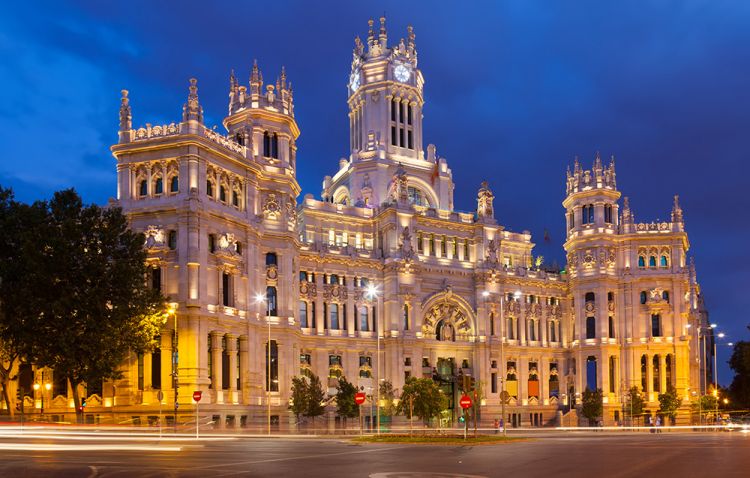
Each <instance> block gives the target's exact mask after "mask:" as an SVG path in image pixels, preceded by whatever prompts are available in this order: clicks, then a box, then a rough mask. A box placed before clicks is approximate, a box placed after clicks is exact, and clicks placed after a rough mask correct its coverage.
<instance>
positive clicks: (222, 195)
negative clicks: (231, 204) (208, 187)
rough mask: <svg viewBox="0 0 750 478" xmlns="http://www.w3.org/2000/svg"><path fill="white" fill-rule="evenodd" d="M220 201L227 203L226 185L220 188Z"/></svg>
mask: <svg viewBox="0 0 750 478" xmlns="http://www.w3.org/2000/svg"><path fill="white" fill-rule="evenodd" d="M219 201H221V202H227V188H225V187H224V185H221V186H219Z"/></svg>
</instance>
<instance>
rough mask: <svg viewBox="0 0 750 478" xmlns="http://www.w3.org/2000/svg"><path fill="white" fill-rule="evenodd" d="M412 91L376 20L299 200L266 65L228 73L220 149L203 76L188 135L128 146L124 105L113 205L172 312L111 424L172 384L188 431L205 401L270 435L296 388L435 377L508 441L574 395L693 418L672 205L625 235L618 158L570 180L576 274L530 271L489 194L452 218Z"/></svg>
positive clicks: (140, 134)
mask: <svg viewBox="0 0 750 478" xmlns="http://www.w3.org/2000/svg"><path fill="white" fill-rule="evenodd" d="M424 83H425V82H424V77H423V75H422V71H421V70H420V69H419V67H418V55H417V49H416V46H415V35H414V33H413V31H412V29H411V28H409V29H408V32H407V37H406V39H401V40H400V41H398V42H395V43H393V44H390V45H389V43H388V37H387V32H386V27H385V19H381V20H380V27H379V30H377V29H376V27H375V26H373V22H372V21H370V29H369V32H368V35H367V38H366V40H365V41H364V42H362V41H360V39H359V38H357V39H356V40H355V47H354V52H353V60H352V66H351V74H350V77H349V84H348V105H349V120H350V154H349V155H348V157H347V158H342V159H341V160H339V162H338V170H337V171H336V172H335V174H333V175H331V176H326V177H325V179H324V180H323V191H322V198H321V199H316V198H315V197H313V195H311V194H307V195H305V196H304V197H302V198H299V195H300V186H299V184H298V182H297V179H296V176H295V173H296V165H297V148H296V145H295V141H296V139H297V137H298V136H299V134H300V129H299V127H298V125H297V122H296V120H295V116H294V96H293V92H292V88H291V84H290V83H289V82H288V81H287V78H286V76H285V73H284V71H283V70H282V72H281V75H280V76H279V77H278V79H277V80H276V82H275V83H264V81H263V77H262V75H261V72H260V69H259V68H258V66H257V65H253V67H252V72H251V74H250V79H249V83H247V84H242V82H241V81H240V80H239V79H237V78H236V77H235V76H234V74H232V76H231V77H230V89H229V108H228V114H227V116H226V118H225V119H224V122H223V125H224V127H225V128H226V131H227V132H226V133H225V134H224V133H218V132H216V131H214V130H213V129H209V128H207V127H206V126H205V125H204V123H203V110H202V107H201V105H200V102H199V99H198V90H197V83H196V80H194V79H193V80H190V88H189V94H188V98H187V102H186V103H185V105H184V107H183V114H182V121H180V122H177V123H172V124H168V125H158V126H155V125H150V124H147V125H146V126H145V127H137V128H135V127H133V125H132V121H131V107H130V103H129V98H128V94H127V91H123V95H122V105H121V109H120V131H119V141H118V143H117V144H115V145H114V146H113V147H112V152H113V154H114V156H115V158H116V159H117V173H118V191H117V202H118V204H119V205H120V206H122V208H123V209H124V210H125V212H126V213H127V214H128V216H129V217H130V219H131V222H132V227H133V228H135V229H136V230H139V231H144V232H145V233H146V236H147V242H146V245H147V247H148V251H149V265H150V267H151V271H152V273H151V276H150V278H149V280H150V281H151V283H152V285H153V286H154V287H160V288H161V290H162V291H163V292H164V294H165V295H167V296H169V297H170V298H171V300H173V301H174V302H175V303H176V306H177V309H176V310H177V312H176V319H175V321H174V322H172V321H170V323H168V324H167V325H166V328H165V330H164V333H163V335H162V338H161V344H162V345H161V348H160V350H158V351H156V352H154V353H153V354H145V355H143V356H140V357H133V358H132V360H131V361H130V363H129V364H128V365H127V366H126V367H125V372H126V375H125V377H124V379H123V380H120V381H118V382H117V383H116V384H114V385H115V387H114V388H113V387H112V386H111V385H105V386H104V388H103V395H104V396H105V400H104V402H102V410H106V407H104V405H105V402H106V403H109V405H110V406H111V405H113V404H114V405H116V407H117V409H118V410H119V411H120V412H122V413H125V414H126V415H132V416H134V417H142V418H140V419H141V420H145V417H146V416H148V415H151V416H153V415H154V414H155V411H156V410H157V409H158V408H159V403H158V400H157V397H158V395H159V393H158V392H159V391H160V390H161V391H163V399H162V404H163V408H164V410H165V411H166V410H169V409H170V408H171V407H172V404H173V402H174V396H175V390H174V381H173V372H174V371H175V370H176V372H177V385H178V387H179V388H178V391H177V400H178V402H179V404H180V412H182V413H192V410H193V408H192V403H193V402H192V392H193V391H194V390H201V391H203V399H202V401H201V412H202V413H205V414H207V415H211V416H214V418H215V419H217V420H218V422H219V423H220V424H222V425H226V426H241V425H249V424H251V423H255V424H263V423H265V420H266V414H267V413H268V412H267V405H268V401H269V400H270V406H271V414H272V415H273V417H274V418H273V421H274V423H275V422H277V421H278V422H280V423H281V424H284V425H286V424H291V423H293V419H292V418H291V415H290V413H289V412H288V410H287V404H288V400H289V397H290V386H291V379H292V377H293V376H295V375H299V374H305V373H307V372H308V371H312V372H313V373H315V374H317V375H319V376H320V377H322V378H324V384H325V385H329V386H332V385H333V382H334V381H333V380H329V381H326V380H325V378H328V377H337V376H339V375H341V374H343V375H345V376H346V377H347V378H348V379H349V380H350V381H352V382H353V383H355V384H357V385H358V386H360V387H363V389H364V390H365V391H367V392H368V393H372V391H373V389H374V388H375V384H376V383H377V378H378V377H379V378H380V379H387V380H390V381H391V382H392V383H393V385H394V387H395V388H396V389H400V388H401V386H402V385H403V383H404V381H405V379H406V378H407V377H409V376H415V377H423V376H424V377H434V378H435V379H437V380H438V381H439V383H440V385H441V387H442V389H443V390H444V391H445V393H446V394H447V395H448V396H449V398H450V399H451V407H454V404H455V403H456V402H457V397H458V394H459V391H458V385H459V384H457V383H456V380H457V378H456V377H457V376H458V374H459V373H460V374H464V375H471V376H473V377H475V378H476V379H477V380H479V381H480V382H481V384H482V388H483V390H484V395H485V397H484V399H483V401H482V403H483V407H482V416H483V418H484V419H485V420H493V419H495V418H499V417H500V413H501V412H500V410H501V396H502V392H503V391H505V392H507V394H508V395H509V398H508V401H507V405H506V407H505V414H506V417H505V419H506V421H507V423H509V424H519V423H520V424H523V425H538V426H540V425H544V424H551V423H556V420H557V419H558V416H559V415H558V412H563V413H565V412H567V411H568V410H569V408H570V406H571V405H572V404H573V403H574V402H575V401H576V400H579V399H580V394H581V392H582V391H583V390H584V389H585V388H586V386H589V387H591V388H601V389H602V390H603V392H604V397H605V398H604V400H605V417H604V419H605V421H606V422H612V421H613V420H616V419H619V418H620V416H621V415H620V414H621V410H622V406H623V402H622V395H623V391H625V390H627V389H629V388H630V387H631V386H637V387H639V388H641V389H642V390H643V391H644V392H645V395H646V399H647V401H648V408H649V409H651V410H656V409H657V408H658V401H657V395H658V393H659V392H660V391H665V390H666V389H667V387H668V385H670V384H671V385H673V386H675V387H676V389H677V391H678V393H679V394H680V396H682V397H685V398H686V399H687V398H688V397H689V396H690V392H691V391H692V390H695V389H696V388H697V387H699V386H700V385H699V384H701V383H702V381H701V380H700V379H699V376H700V371H699V370H698V363H699V361H698V355H697V350H698V348H697V347H695V346H694V344H695V343H696V342H697V335H696V331H698V330H701V327H700V326H702V325H705V324H703V323H702V322H701V315H700V314H699V313H698V308H697V306H698V294H699V289H698V285H697V282H696V278H695V272H694V268H693V267H692V266H691V265H689V263H688V258H687V251H688V247H689V243H688V238H687V234H686V232H685V228H684V223H683V215H682V210H681V209H680V206H679V204H678V201H677V197H676V196H675V201H674V205H673V207H672V215H671V220H670V221H669V222H662V223H636V222H635V220H634V215H633V212H632V211H631V209H630V208H629V206H628V200H627V198H625V199H624V200H623V201H620V199H621V197H620V196H621V193H620V191H619V190H618V189H617V184H616V177H615V166H614V161H612V162H610V163H609V164H606V165H605V164H603V163H602V161H601V160H600V158H599V157H598V155H597V157H596V158H595V159H594V162H593V167H592V168H591V169H583V168H582V167H581V166H580V165H579V164H578V162H577V161H576V163H575V166H574V169H573V171H572V172H570V171H569V172H568V175H567V187H566V196H565V198H564V201H563V207H564V214H565V216H564V217H565V220H566V222H567V231H568V232H567V240H566V242H565V244H564V247H565V250H566V252H567V262H568V264H567V268H566V269H565V270H564V271H556V272H552V271H549V270H545V269H543V268H539V267H537V266H536V264H535V263H534V260H533V248H534V244H533V242H532V238H531V235H530V234H529V233H528V232H521V233H519V232H511V231H509V230H507V229H506V228H504V227H503V226H502V223H501V222H500V221H498V219H497V218H496V215H495V210H494V208H493V197H494V196H493V193H492V191H491V190H490V187H489V186H488V184H487V183H483V184H482V185H481V187H480V188H479V190H478V193H477V208H476V211H471V212H460V211H456V210H455V209H454V207H453V192H454V183H453V180H452V172H451V169H450V168H449V166H448V161H447V160H446V159H445V158H442V157H440V156H438V154H437V150H436V147H435V146H434V145H432V144H430V145H428V146H427V147H426V149H425V148H424V147H423V138H424V135H425V132H424V130H423V128H422V125H423V121H422V120H423V105H424V101H425V100H424ZM491 179H492V178H491V177H489V178H488V180H491ZM490 182H491V181H490ZM500 217H501V216H500ZM368 291H369V292H371V293H372V292H375V293H374V294H371V293H368ZM259 294H260V295H262V297H263V298H267V299H268V300H267V301H259V300H256V298H257V296H258V295H259ZM691 325H692V326H693V327H692V328H690V326H691ZM175 326H176V329H177V338H178V340H177V347H178V350H179V354H178V358H177V360H176V361H177V366H176V368H175V365H174V363H173V347H174V336H173V331H174V328H175ZM269 336H270V341H271V347H270V358H271V362H270V364H269V362H268V356H269V350H268V349H267V344H268V340H269ZM704 362H705V361H704ZM269 372H270V374H269ZM331 392H333V389H331ZM113 395H114V400H110V401H109V402H107V400H106V398H107V397H109V398H110V399H111V398H112V396H113ZM330 409H331V410H332V411H331V412H330V414H331V416H332V415H333V409H334V407H333V406H331V407H330ZM368 410H369V409H368ZM94 411H95V410H94ZM366 414H369V412H368V413H366ZM331 423H333V422H331Z"/></svg>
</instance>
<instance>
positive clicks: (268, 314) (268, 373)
mask: <svg viewBox="0 0 750 478" xmlns="http://www.w3.org/2000/svg"><path fill="white" fill-rule="evenodd" d="M262 302H265V303H266V324H267V326H268V343H267V344H266V355H267V356H266V361H267V364H266V427H267V434H268V435H270V434H271V383H272V382H271V301H270V300H268V297H267V296H266V295H263V294H262V293H260V292H258V293H257V294H255V303H257V304H260V303H262Z"/></svg>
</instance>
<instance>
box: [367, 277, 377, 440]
mask: <svg viewBox="0 0 750 478" xmlns="http://www.w3.org/2000/svg"><path fill="white" fill-rule="evenodd" d="M379 294H380V292H379V291H378V288H377V287H376V286H375V285H374V284H369V285H368V286H367V291H366V292H365V297H367V299H368V300H376V299H377V298H378V295H379ZM375 311H376V313H375V314H373V315H372V321H373V324H374V325H375V327H374V328H375V336H376V338H377V346H376V350H377V357H376V358H375V363H376V364H377V372H376V380H377V383H376V384H375V394H376V399H375V400H376V402H377V408H376V411H375V414H376V415H375V420H376V423H377V427H378V428H377V432H376V433H377V434H378V435H380V329H381V327H378V326H377V321H378V317H377V309H375Z"/></svg>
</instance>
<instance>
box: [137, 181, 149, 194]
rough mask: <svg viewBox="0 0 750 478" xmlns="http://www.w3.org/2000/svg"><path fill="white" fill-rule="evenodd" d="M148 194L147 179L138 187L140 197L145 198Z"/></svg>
mask: <svg viewBox="0 0 750 478" xmlns="http://www.w3.org/2000/svg"><path fill="white" fill-rule="evenodd" d="M147 194H148V181H146V180H145V179H142V180H141V182H140V184H139V185H138V195H139V196H141V197H143V196H146V195H147Z"/></svg>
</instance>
